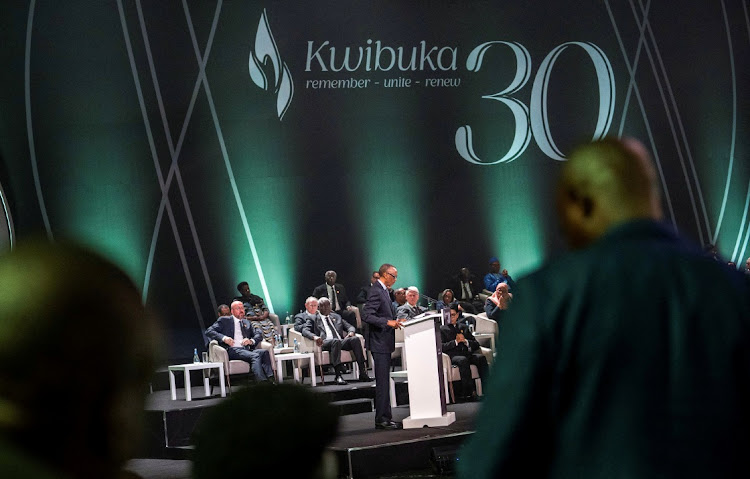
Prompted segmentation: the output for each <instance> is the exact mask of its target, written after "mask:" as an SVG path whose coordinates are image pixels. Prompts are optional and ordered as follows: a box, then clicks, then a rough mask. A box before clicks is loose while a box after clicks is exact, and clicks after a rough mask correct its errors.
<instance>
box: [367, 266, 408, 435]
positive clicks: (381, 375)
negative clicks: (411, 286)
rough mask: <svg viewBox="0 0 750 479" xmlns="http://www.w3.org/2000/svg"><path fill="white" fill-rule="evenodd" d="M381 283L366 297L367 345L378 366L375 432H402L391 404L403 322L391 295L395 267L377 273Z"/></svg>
mask: <svg viewBox="0 0 750 479" xmlns="http://www.w3.org/2000/svg"><path fill="white" fill-rule="evenodd" d="M378 272H379V273H380V279H378V281H377V283H375V284H373V285H372V287H371V288H370V292H369V293H368V294H367V302H366V303H365V307H364V310H363V316H364V317H363V318H362V319H363V321H364V322H365V323H367V324H368V325H369V328H368V335H369V340H368V343H367V344H368V345H369V348H370V352H371V353H372V358H373V360H374V362H375V365H374V366H375V367H374V372H375V429H399V428H400V425H399V424H397V423H395V422H393V420H392V419H393V416H392V415H391V403H390V386H391V385H390V375H391V373H390V370H391V353H392V352H393V351H394V350H395V349H396V333H395V331H394V330H396V329H399V328H401V325H402V324H403V321H404V320H396V319H394V318H395V317H396V311H395V309H394V307H393V302H392V301H391V296H390V295H389V294H388V288H390V287H391V286H393V284H394V283H395V282H396V278H397V277H398V271H397V270H396V268H395V267H394V266H393V265H392V264H388V263H386V264H384V265H383V266H381V267H380V269H379V270H378Z"/></svg>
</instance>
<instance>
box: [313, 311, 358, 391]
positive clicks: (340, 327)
mask: <svg viewBox="0 0 750 479" xmlns="http://www.w3.org/2000/svg"><path fill="white" fill-rule="evenodd" d="M318 305H319V307H320V314H318V315H317V316H316V317H315V319H314V320H309V321H307V323H306V324H305V327H304V328H303V329H302V336H304V337H306V338H308V339H312V340H313V341H315V343H316V344H317V345H318V346H320V347H321V348H322V349H323V351H330V354H331V364H332V365H333V369H334V371H335V372H336V384H339V385H345V384H347V382H346V381H345V380H344V378H343V377H341V374H342V371H343V368H342V364H341V350H342V349H344V350H346V351H351V352H352V354H353V355H354V358H355V359H356V360H357V364H358V365H359V380H360V381H372V379H370V377H369V376H368V375H367V365H366V364H365V354H364V352H363V351H362V342H361V341H360V340H359V338H358V337H357V336H355V331H356V329H355V328H354V326H352V325H351V324H349V323H347V322H346V321H344V320H343V319H342V318H341V316H339V315H338V314H336V313H334V312H332V311H331V300H329V299H328V298H320V300H319V301H318ZM344 330H346V333H345V332H344Z"/></svg>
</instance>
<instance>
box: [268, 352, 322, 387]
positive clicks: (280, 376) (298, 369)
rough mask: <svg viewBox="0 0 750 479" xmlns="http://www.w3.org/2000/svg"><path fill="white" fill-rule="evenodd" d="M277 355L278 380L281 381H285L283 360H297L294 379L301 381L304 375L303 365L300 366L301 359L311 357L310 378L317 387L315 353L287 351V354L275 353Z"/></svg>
mask: <svg viewBox="0 0 750 479" xmlns="http://www.w3.org/2000/svg"><path fill="white" fill-rule="evenodd" d="M275 357H276V380H277V381H278V382H279V383H282V382H284V373H283V370H282V369H281V362H282V361H292V360H295V359H296V360H297V364H296V365H295V366H294V380H295V381H297V382H301V376H302V372H301V370H302V367H301V366H300V361H299V360H300V359H309V360H310V380H311V381H312V385H313V387H315V384H316V381H315V354H313V353H285V354H275Z"/></svg>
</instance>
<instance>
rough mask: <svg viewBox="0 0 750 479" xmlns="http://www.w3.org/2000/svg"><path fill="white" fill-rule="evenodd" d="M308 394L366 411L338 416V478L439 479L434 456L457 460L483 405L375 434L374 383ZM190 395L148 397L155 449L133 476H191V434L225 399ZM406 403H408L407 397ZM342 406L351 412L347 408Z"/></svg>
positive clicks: (463, 405) (398, 411)
mask: <svg viewBox="0 0 750 479" xmlns="http://www.w3.org/2000/svg"><path fill="white" fill-rule="evenodd" d="M326 379H327V380H328V378H326ZM331 379H332V377H331ZM312 390H313V391H315V392H317V393H320V394H326V395H328V396H329V397H330V400H331V401H332V403H333V402H336V401H339V402H343V403H358V404H356V407H357V408H360V407H361V406H362V404H361V403H362V402H364V403H366V404H365V406H366V411H367V412H358V411H355V413H352V412H343V413H341V414H342V415H341V417H340V422H339V432H338V435H337V437H336V439H335V440H334V441H333V442H332V443H331V444H330V445H329V450H330V451H331V452H333V453H334V455H335V456H336V459H337V462H338V470H339V477H353V478H369V477H393V478H396V477H399V478H403V477H437V472H433V471H434V470H435V469H434V468H435V462H436V461H435V457H436V451H439V452H440V453H441V454H442V457H443V458H445V457H451V458H453V460H455V452H456V451H457V450H458V448H459V447H460V445H461V444H462V443H463V442H464V441H465V440H466V439H467V438H468V437H470V436H471V434H473V431H474V418H475V416H476V413H477V411H478V410H479V407H480V406H481V404H482V402H459V403H457V404H449V405H448V406H447V409H448V411H452V412H454V413H455V414H456V421H455V422H454V423H452V424H450V425H448V426H444V427H430V428H419V429H401V430H395V431H390V430H389V431H384V430H377V429H375V413H374V412H373V411H372V408H371V403H372V398H374V393H375V388H374V382H363V383H360V382H358V381H352V382H350V383H349V384H348V385H346V386H336V385H332V383H329V384H328V385H320V383H319V385H318V386H317V387H315V388H312ZM396 390H397V392H398V391H403V392H404V393H406V384H405V383H403V384H397V389H396ZM192 394H193V401H190V402H188V401H185V400H184V397H185V396H184V390H182V389H179V390H178V391H177V400H172V399H171V397H170V392H169V391H168V390H166V391H155V392H154V393H152V394H149V395H148V397H147V400H146V408H145V409H146V415H147V419H148V422H149V423H150V425H151V433H150V434H149V436H150V439H151V442H152V444H153V445H155V446H156V447H154V448H151V449H150V450H148V451H146V452H145V453H144V454H142V455H141V458H140V459H136V460H133V461H131V463H130V466H129V467H130V468H131V470H133V472H136V473H137V474H139V475H140V476H142V477H143V478H144V479H176V478H178V477H189V469H190V468H189V464H190V461H189V460H190V458H191V455H192V446H190V437H191V434H192V431H193V429H194V427H195V426H196V424H197V423H198V422H199V421H200V418H201V416H202V415H203V413H204V412H205V411H207V410H208V409H210V408H211V407H213V406H214V405H216V404H218V403H220V402H221V401H223V400H224V399H223V398H221V397H220V396H219V390H218V388H214V391H213V395H212V396H211V397H203V396H202V395H203V394H204V391H203V388H202V387H193V388H192ZM397 396H399V394H397ZM404 399H405V400H406V401H408V394H406V395H405V396H404ZM341 407H342V408H346V407H349V408H351V404H347V405H346V406H341ZM407 416H409V406H408V404H404V405H400V406H397V407H394V408H393V419H394V420H395V421H403V419H404V418H406V417H407ZM165 441H166V444H165ZM159 443H161V446H159V445H158V444H159ZM165 446H166V447H165ZM384 458H387V460H384ZM172 461H174V462H172ZM443 465H445V464H443ZM448 466H450V464H449V465H448ZM150 470H152V472H149V471H150ZM170 470H171V472H170ZM171 474H173V475H171ZM432 474H435V476H432ZM440 477H450V473H446V472H443V474H442V475H441V476H440Z"/></svg>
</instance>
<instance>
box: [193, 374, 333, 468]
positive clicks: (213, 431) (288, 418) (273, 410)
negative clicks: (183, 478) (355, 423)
mask: <svg viewBox="0 0 750 479" xmlns="http://www.w3.org/2000/svg"><path fill="white" fill-rule="evenodd" d="M338 421H339V416H338V412H337V411H336V409H334V408H333V407H332V406H331V405H330V404H329V403H328V400H327V398H326V395H324V394H320V393H314V392H312V391H310V390H309V389H306V388H304V387H302V386H298V385H293V384H279V385H273V384H265V383H263V384H257V385H251V386H248V387H246V388H244V389H241V390H239V391H236V392H234V393H232V395H231V396H230V397H229V398H228V399H227V400H226V401H223V402H222V403H220V404H219V405H218V406H216V407H213V408H211V409H209V410H208V412H207V413H206V414H205V415H204V417H203V418H202V420H201V423H200V424H199V425H198V428H197V431H196V433H195V436H194V443H195V459H194V461H193V477H194V478H195V479H213V478H215V477H219V476H221V477H233V478H238V477H254V476H256V475H258V474H259V471H261V470H265V469H259V468H264V467H265V466H269V465H270V466H271V467H272V468H273V469H275V468H278V467H281V468H282V469H283V470H284V473H282V474H281V475H282V476H283V475H285V474H286V475H289V476H290V477H296V478H307V477H310V478H329V477H331V478H333V477H336V466H335V462H334V461H333V458H332V457H331V456H330V455H325V454H324V452H325V448H326V446H328V444H329V443H330V442H331V441H333V439H334V438H335V437H336V433H337V428H338ZM285 444H286V445H287V446H290V447H291V446H292V445H293V446H294V447H293V448H292V449H293V450H292V449H290V447H285V446H284V445H285Z"/></svg>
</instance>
